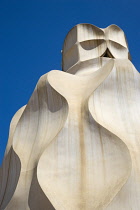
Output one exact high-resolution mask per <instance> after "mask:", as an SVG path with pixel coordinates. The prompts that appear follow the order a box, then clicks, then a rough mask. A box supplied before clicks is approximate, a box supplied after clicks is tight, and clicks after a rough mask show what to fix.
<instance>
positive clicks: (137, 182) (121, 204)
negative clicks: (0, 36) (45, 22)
mask: <svg viewBox="0 0 140 210" xmlns="http://www.w3.org/2000/svg"><path fill="white" fill-rule="evenodd" d="M62 70H63V71H58V70H53V71H50V72H49V73H47V74H45V75H43V76H42V77H40V79H39V81H38V83H37V85H36V87H35V90H34V92H33V94H32V96H31V98H30V100H29V102H28V104H27V105H26V106H24V107H22V108H21V109H20V110H19V111H18V112H17V113H16V114H15V116H14V117H13V119H12V121H11V125H10V132H9V140H8V143H7V148H6V152H5V157H4V160H3V165H2V168H1V169H0V186H1V187H0V209H6V210H29V209H30V210H54V209H56V210H94V209H95V210H103V209H106V210H125V209H126V210H139V209H140V139H139V138H140V137H139V136H140V76H139V73H138V71H137V70H136V69H135V67H134V66H133V64H132V63H131V61H130V55H129V50H128V45H127V42H126V38H125V35H124V32H123V31H122V29H120V28H119V27H118V26H116V25H110V26H108V27H107V28H105V29H101V28H98V27H96V26H94V25H91V24H79V25H77V26H75V27H74V28H72V29H71V31H70V32H69V33H68V34H67V36H66V39H65V41H64V45H63V50H62Z"/></svg>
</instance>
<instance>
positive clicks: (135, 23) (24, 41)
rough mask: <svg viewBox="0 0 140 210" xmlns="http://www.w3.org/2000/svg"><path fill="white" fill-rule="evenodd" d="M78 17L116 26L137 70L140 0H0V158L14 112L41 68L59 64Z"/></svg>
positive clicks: (31, 88)
mask: <svg viewBox="0 0 140 210" xmlns="http://www.w3.org/2000/svg"><path fill="white" fill-rule="evenodd" d="M78 23H91V24H94V25H96V26H98V27H101V28H104V27H107V26H108V25H110V24H117V25H118V26H120V27H121V28H122V29H123V30H124V31H125V34H126V36H127V40H128V44H129V48H130V53H131V56H132V62H133V64H134V65H135V66H136V68H137V69H138V70H140V1H139V0H131V1H130V0H117V1H115V0H96V1H95V0H87V1H86V0H85V1H84V0H75V1H74V0H65V1H64V0H58V1H55V0H51V1H47V0H0V73H1V74H0V95H1V100H0V162H1V160H2V158H3V154H4V150H5V147H6V143H7V139H8V130H9V124H10V120H11V118H12V116H13V115H14V113H15V112H16V111H17V110H18V109H19V108H20V107H21V106H23V105H25V104H26V103H27V102H28V100H29V97H30V96H31V93H32V91H33V89H34V87H35V85H36V83H37V81H38V79H39V77H40V76H41V75H42V74H44V73H46V72H48V71H50V70H52V69H58V70H59V69H61V49H62V44H63V41H64V38H65V35H66V34H67V32H68V31H69V30H70V29H71V28H72V27H73V26H74V25H76V24H78Z"/></svg>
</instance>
